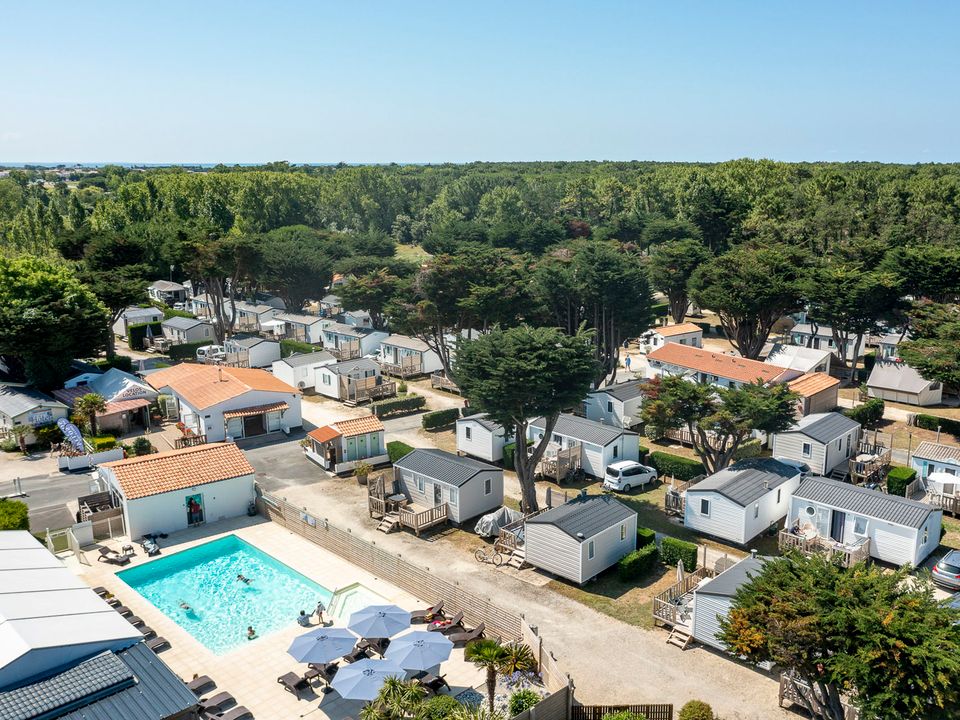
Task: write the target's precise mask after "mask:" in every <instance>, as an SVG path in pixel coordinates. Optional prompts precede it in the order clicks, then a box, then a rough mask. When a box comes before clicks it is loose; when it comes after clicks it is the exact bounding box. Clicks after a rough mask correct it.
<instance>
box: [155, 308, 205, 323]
mask: <svg viewBox="0 0 960 720" xmlns="http://www.w3.org/2000/svg"><path fill="white" fill-rule="evenodd" d="M160 309H161V310H163V319H164V320H169V319H170V318H175V317H182V318H190V319H191V320H193V319H195V318H196V317H197V316H196V315H194V314H193V313H192V312H187V311H186V310H174V309H173V308H172V307H167V306H166V305H164V306H163V307H162V308H160Z"/></svg>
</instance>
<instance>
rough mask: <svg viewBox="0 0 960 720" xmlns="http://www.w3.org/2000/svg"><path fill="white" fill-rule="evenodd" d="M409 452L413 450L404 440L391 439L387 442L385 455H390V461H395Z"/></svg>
mask: <svg viewBox="0 0 960 720" xmlns="http://www.w3.org/2000/svg"><path fill="white" fill-rule="evenodd" d="M410 452H413V448H412V447H410V446H409V445H407V444H406V443H405V442H400V441H399V440H391V441H390V442H388V443H387V455H389V456H390V462H391V463H395V462H396V461H397V460H399V459H400V458H402V457H403V456H404V455H406V454H407V453H410Z"/></svg>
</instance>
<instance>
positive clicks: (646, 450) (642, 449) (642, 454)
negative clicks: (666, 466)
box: [640, 445, 650, 463]
mask: <svg viewBox="0 0 960 720" xmlns="http://www.w3.org/2000/svg"><path fill="white" fill-rule="evenodd" d="M649 454H650V448H648V447H644V446H643V445H641V446H640V462H642V463H645V462H647V455H649Z"/></svg>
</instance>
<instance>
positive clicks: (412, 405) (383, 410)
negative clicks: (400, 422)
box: [370, 395, 427, 418]
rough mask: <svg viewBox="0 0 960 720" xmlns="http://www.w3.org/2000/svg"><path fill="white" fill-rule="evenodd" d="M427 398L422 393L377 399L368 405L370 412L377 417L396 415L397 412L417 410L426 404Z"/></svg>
mask: <svg viewBox="0 0 960 720" xmlns="http://www.w3.org/2000/svg"><path fill="white" fill-rule="evenodd" d="M426 403H427V399H426V398H425V397H423V396H422V395H408V396H407V397H402V398H401V397H398V398H391V399H390V400H379V401H377V402H375V403H373V404H372V405H371V406H370V412H372V413H373V414H374V415H376V416H377V417H378V418H382V417H387V416H388V415H397V414H399V413H405V412H411V411H414V410H419V409H420V408H422V407H423V406H424V405H426Z"/></svg>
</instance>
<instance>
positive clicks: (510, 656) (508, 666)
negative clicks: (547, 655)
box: [500, 642, 537, 675]
mask: <svg viewBox="0 0 960 720" xmlns="http://www.w3.org/2000/svg"><path fill="white" fill-rule="evenodd" d="M504 650H506V653H505V655H504V658H503V664H502V665H501V666H500V672H501V673H502V674H504V675H513V674H514V673H516V672H530V671H531V670H536V669H537V661H536V658H534V657H533V652H532V651H531V650H530V648H529V647H528V646H527V645H524V644H523V643H518V642H513V643H510V644H508V645H505V646H504Z"/></svg>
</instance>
